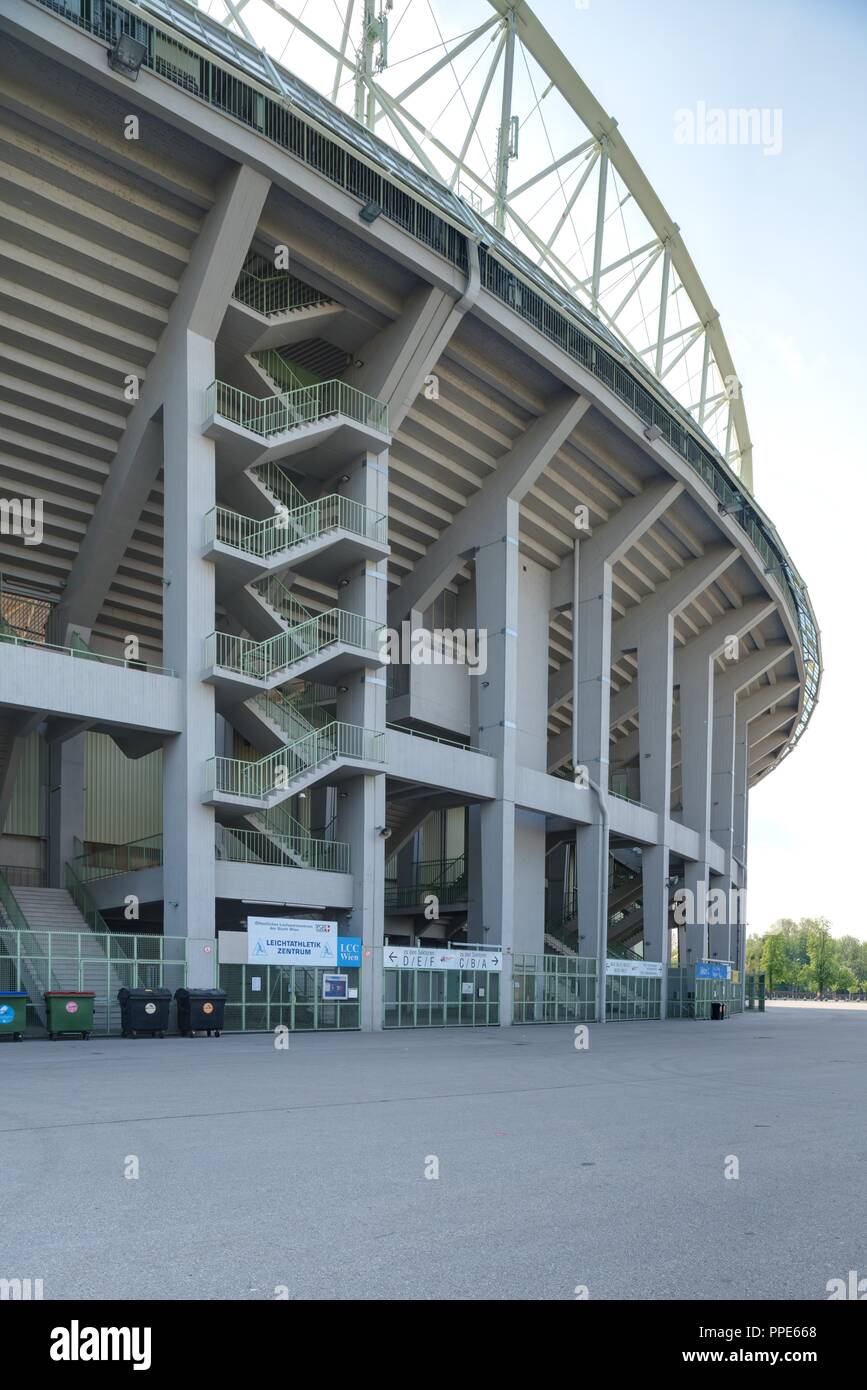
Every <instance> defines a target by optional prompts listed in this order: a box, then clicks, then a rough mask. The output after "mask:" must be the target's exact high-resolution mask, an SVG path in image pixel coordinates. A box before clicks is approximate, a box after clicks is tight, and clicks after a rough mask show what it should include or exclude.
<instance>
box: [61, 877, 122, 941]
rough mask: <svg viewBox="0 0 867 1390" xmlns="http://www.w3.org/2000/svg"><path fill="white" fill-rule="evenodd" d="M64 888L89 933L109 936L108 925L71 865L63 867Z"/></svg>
mask: <svg viewBox="0 0 867 1390" xmlns="http://www.w3.org/2000/svg"><path fill="white" fill-rule="evenodd" d="M64 886H65V888H66V891H67V893H68V894H69V896H70V897H71V898H72V901H73V902H74V903H75V906H76V907H77V908H78V910H79V912H80V913H81V915H82V917H83V918H84V920H85V922H86V923H87V925H88V928H89V929H90V931H92V932H105V934H106V935H107V936H108V935H110V934H111V933H110V928H109V925H108V923H107V922H106V920H105V918H104V917H103V915H102V913H101V912H100V910H99V908H98V907H97V905H96V903H95V902H94V900H93V898H92V897H91V895H90V891H89V889H88V888H87V886H86V884H85V882H84V880H83V879H82V878H80V877H79V874H78V871H77V870H76V869H75V868H73V866H72V864H65V865H64Z"/></svg>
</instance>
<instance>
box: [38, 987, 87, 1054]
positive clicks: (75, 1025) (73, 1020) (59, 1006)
mask: <svg viewBox="0 0 867 1390" xmlns="http://www.w3.org/2000/svg"><path fill="white" fill-rule="evenodd" d="M93 997H94V992H93V990H92V989H47V990H46V991H45V995H44V998H45V1012H46V1015H47V1019H48V1036H49V1038H50V1039H51V1041H52V1042H54V1039H55V1038H56V1037H57V1035H58V1034H59V1033H80V1034H81V1036H82V1037H83V1038H85V1039H87V1038H89V1037H90V1032H91V1029H92V1028H93Z"/></svg>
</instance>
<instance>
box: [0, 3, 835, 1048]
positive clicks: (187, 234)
mask: <svg viewBox="0 0 867 1390" xmlns="http://www.w3.org/2000/svg"><path fill="white" fill-rule="evenodd" d="M176 8H177V9H178V10H180V9H181V7H176ZM197 23H198V25H199V37H198V39H197V38H196V37H195V36H194V35H192V34H191V33H189V32H186V31H184V30H181V29H178V28H177V27H175V26H174V25H173V24H172V23H171V22H170V21H169V19H168V18H166V17H165V16H163V15H161V14H160V6H159V5H150V6H148V7H137V6H136V5H134V4H117V5H114V4H111V5H110V4H108V3H103V0H56V2H55V3H51V4H49V3H46V2H45V0H26V2H25V3H21V0H0V29H2V33H3V40H4V42H3V53H2V71H3V89H2V109H0V122H2V134H0V159H2V163H3V171H2V175H0V177H2V180H3V205H4V212H3V228H4V230H3V238H4V248H3V272H2V273H3V278H4V285H3V290H2V306H0V308H2V314H3V319H4V325H5V331H4V335H3V339H4V341H3V346H2V349H0V351H2V357H3V391H2V401H0V414H2V416H3V427H4V428H3V434H4V439H5V442H4V445H3V459H2V462H0V493H2V496H3V498H4V499H6V509H5V511H4V514H3V519H4V526H3V534H2V536H0V569H2V572H3V590H2V599H3V604H4V606H3V609H2V616H3V623H2V627H3V632H2V634H0V635H2V637H3V645H2V646H0V722H2V736H0V812H2V819H3V820H5V818H6V815H7V812H8V810H9V807H10V804H11V801H12V798H13V796H15V795H16V785H18V788H19V793H20V781H19V779H20V778H21V777H22V775H23V771H22V769H23V767H24V761H23V759H24V748H25V745H26V744H27V741H28V740H31V741H32V740H36V742H37V743H38V744H39V748H40V750H41V751H40V759H39V767H38V768H37V770H36V771H34V773H33V777H34V778H35V779H36V781H35V782H34V786H36V787H37V791H36V793H34V794H35V795H37V796H38V798H41V801H40V804H41V806H42V813H43V823H42V824H41V825H40V827H39V831H40V833H38V834H35V835H31V836H30V837H29V839H30V840H32V842H33V845H34V846H35V845H37V842H38V847H39V853H40V855H42V859H40V861H39V864H38V865H37V862H36V860H35V859H32V860H27V852H28V846H27V844H26V843H25V842H26V841H27V840H28V836H26V835H25V836H21V835H19V836H18V837H13V838H16V839H17V843H16V845H14V846H13V845H12V843H11V840H10V836H9V830H8V825H7V826H6V827H5V829H6V833H5V836H4V847H3V860H4V862H5V863H6V864H11V862H12V859H13V858H15V862H16V864H18V865H19V866H20V867H21V868H24V867H29V868H32V869H33V870H34V873H36V871H37V870H38V869H39V868H41V869H42V870H43V871H44V872H43V876H42V877H41V878H40V877H38V874H37V876H35V877H33V878H32V879H31V880H30V885H31V886H30V887H29V889H28V888H26V886H25V878H20V879H19V881H18V883H16V881H15V876H14V875H13V874H11V873H10V874H9V875H7V877H8V879H9V883H8V884H7V888H6V897H5V899H4V904H5V905H4V906H3V911H4V913H5V917H4V920H5V922H6V928H7V935H8V933H10V932H13V931H14V930H16V929H18V930H19V931H21V930H24V929H26V928H30V929H32V930H34V931H38V930H40V929H42V928H44V929H46V930H49V929H50V928H51V925H52V924H51V922H50V921H49V920H48V917H47V916H46V915H45V912H46V909H47V905H48V904H49V903H51V902H53V903H55V905H56V904H57V902H58V895H61V896H63V895H66V896H69V894H70V892H71V902H72V904H73V906H74V910H75V911H76V912H78V913H79V914H80V915H82V914H83V923H82V929H83V930H85V931H86V930H88V929H91V930H92V929H93V927H94V924H95V923H96V925H97V927H98V928H99V930H100V931H102V930H103V929H104V930H105V931H107V932H113V931H116V932H117V933H119V934H122V933H125V932H126V933H128V932H131V931H140V932H142V933H145V932H149V933H153V934H157V933H161V934H162V935H163V937H165V938H167V939H171V940H173V941H178V940H181V939H184V938H185V939H186V940H187V942H188V943H189V950H188V954H187V958H186V965H185V979H186V981H187V982H188V983H190V984H192V985H196V984H202V985H208V984H211V983H213V982H214V967H215V962H216V960H217V958H219V961H220V963H221V965H222V964H226V965H229V964H233V965H236V966H237V967H239V968H240V969H246V967H247V956H246V954H245V945H244V942H245V936H244V931H243V927H244V923H245V921H246V919H247V918H248V917H250V916H260V917H268V916H269V915H273V916H275V917H281V916H282V917H290V918H305V919H311V920H316V919H327V920H334V921H336V922H338V924H339V930H340V933H341V935H343V936H345V937H350V938H353V939H360V942H361V947H360V950H361V960H362V964H361V968H360V980H361V984H360V988H359V989H358V997H357V1003H356V1004H355V1005H354V1008H353V1012H352V1023H351V1025H350V1026H358V1027H361V1028H363V1029H367V1030H370V1029H376V1028H379V1027H381V1026H383V1024H384V1023H385V1024H386V1025H387V1026H388V1025H389V1024H390V1023H400V1022H402V1021H407V1022H408V1021H410V1013H409V1012H408V1013H407V1014H406V1015H404V1014H403V1013H402V1012H401V996H400V987H399V986H395V984H394V981H395V979H396V978H397V976H398V975H400V974H403V973H406V972H400V971H398V972H394V971H392V972H391V973H389V961H388V953H389V951H390V950H391V949H392V948H394V947H396V946H397V947H403V948H430V949H431V950H435V951H440V952H441V953H443V959H445V952H447V951H449V950H455V951H457V952H458V953H460V949H461V947H465V948H466V950H467V953H468V955H469V954H471V948H477V949H478V955H479V960H481V961H482V967H481V974H483V975H484V976H485V981H486V983H485V984H484V985H479V984H478V983H477V981H476V983H473V981H472V980H471V981H470V984H469V986H468V987H467V990H466V994H467V996H468V998H469V999H471V1000H472V1002H473V1005H474V1008H475V1007H476V1006H477V1005H478V1009H477V1011H476V1013H474V1014H472V1015H471V1016H470V1017H469V1018H467V1016H466V1015H465V1016H464V1017H463V1018H462V1019H461V1020H460V1021H474V1022H496V1023H506V1024H508V1023H511V1022H512V1021H518V1019H519V1017H520V1019H521V1021H530V1019H529V1018H528V1017H527V1015H526V1013H524V1014H523V1015H517V1014H516V1012H515V1001H516V998H520V996H521V990H522V989H523V988H524V987H525V986H524V984H522V983H519V982H518V979H517V975H516V965H515V963H516V962H517V961H520V962H521V972H523V974H522V975H521V979H522V980H525V978H528V977H529V976H531V975H538V976H540V977H541V976H544V974H545V972H546V970H547V968H548V965H549V964H550V962H551V961H552V960H555V959H556V960H557V961H559V962H566V963H567V964H569V963H570V962H577V961H584V962H591V963H592V965H593V967H594V969H593V971H592V972H591V973H590V974H589V975H588V976H587V977H586V978H588V979H590V980H591V984H590V986H589V989H590V993H591V995H592V999H591V1000H590V1001H589V1007H588V1008H587V1009H586V1010H585V1012H584V1013H582V1014H580V1015H578V1014H576V1015H574V1016H575V1017H579V1016H580V1017H596V1016H598V1017H599V1018H600V1019H602V1018H604V1017H605V1014H606V969H607V967H606V962H608V961H610V960H611V959H618V960H622V959H625V958H628V959H630V960H632V959H634V960H635V961H636V963H637V962H638V960H639V959H640V960H642V961H644V962H656V963H658V965H659V966H660V967H661V971H660V981H661V983H660V986H659V990H660V994H659V997H658V998H657V999H656V1003H655V1013H654V1011H650V1013H649V1014H645V1015H644V1016H659V1013H662V1014H663V1015H664V1013H665V995H666V988H667V981H668V979H669V967H670V965H671V949H672V938H673V934H674V932H677V936H676V938H675V939H676V940H677V942H678V961H679V964H680V966H684V965H690V966H693V965H695V964H696V963H698V962H704V961H718V962H728V963H729V965H730V966H731V967H732V968H733V969H734V970H736V971H742V970H743V965H744V951H745V934H746V933H745V926H746V917H745V912H746V896H745V895H746V887H747V826H748V802H749V792H750V788H751V787H752V786H753V785H754V784H755V783H756V782H757V781H758V780H760V779H761V778H762V777H764V776H766V775H767V774H768V773H769V772H770V771H772V770H773V768H774V767H775V766H776V765H777V763H778V762H779V761H780V759H781V758H782V757H784V756H786V754H787V753H788V752H789V751H790V750H791V748H792V747H793V746H794V744H795V742H796V741H797V739H798V738H799V736H800V734H801V733H802V731H803V729H804V727H805V726H806V723H807V720H808V719H809V715H810V712H811V710H812V707H813V705H814V703H815V699H816V696H817V691H818V684H819V678H820V669H821V655H820V650H819V639H818V633H817V630H816V624H815V620H814V616H813V613H812V609H811V607H810V603H809V599H808V597H807V595H806V591H805V589H804V586H803V584H802V582H801V581H800V578H799V576H798V574H797V571H796V570H795V568H794V565H793V564H792V562H791V560H790V559H789V557H788V555H787V553H786V551H785V549H784V547H783V545H782V542H781V541H780V539H779V537H778V536H777V534H776V532H775V530H774V528H773V526H772V524H771V523H770V521H769V520H768V518H767V517H766V516H765V515H764V514H763V512H762V511H761V509H760V508H759V507H758V505H757V504H756V503H755V501H754V500H753V498H752V497H751V495H750V493H749V491H748V490H747V489H746V487H745V486H744V485H743V484H742V483H741V481H740V480H739V478H738V477H737V475H736V474H735V473H734V472H733V471H732V470H731V468H729V467H728V465H727V464H726V463H725V461H724V460H723V459H722V458H721V456H720V455H719V454H718V453H716V451H715V450H714V449H713V447H712V446H711V445H710V443H709V442H708V440H707V439H705V438H704V436H703V435H702V433H701V431H700V430H699V429H698V427H697V426H696V425H695V423H694V422H693V421H692V420H691V419H690V417H689V416H688V415H687V413H686V412H685V411H684V410H683V408H682V407H680V406H679V405H678V404H677V403H676V402H675V401H674V400H673V399H672V398H670V397H669V396H668V395H667V393H666V391H665V389H664V388H663V387H662V386H661V385H660V384H659V383H658V382H656V381H655V380H654V379H653V378H652V376H651V375H650V374H649V373H648V371H647V370H646V369H645V368H644V367H643V366H642V364H641V363H640V362H639V361H638V360H637V359H635V358H633V357H632V356H631V355H630V354H629V353H628V352H626V351H625V349H624V348H623V347H622V345H620V344H619V343H618V342H617V340H616V339H615V338H614V337H613V335H612V334H611V333H610V332H609V331H608V330H607V329H605V328H604V327H603V325H602V324H601V323H599V322H598V321H597V320H595V319H594V318H593V317H592V316H591V315H590V314H589V313H587V312H586V311H585V310H583V309H581V308H580V307H579V306H578V305H577V304H570V303H568V302H566V301H564V297H563V294H562V291H560V290H559V289H558V288H557V287H556V286H555V285H553V283H551V282H549V281H547V280H546V277H545V276H544V274H543V273H542V272H541V271H539V270H538V269H537V268H536V267H534V266H531V265H529V264H528V263H527V262H525V261H524V260H523V259H522V258H521V257H520V255H519V254H518V253H516V252H515V253H513V252H512V251H511V250H510V247H509V244H508V242H507V241H505V239H504V238H503V237H502V236H501V235H499V234H497V233H495V232H494V231H493V230H492V229H491V228H489V227H487V225H486V224H484V223H482V222H481V221H480V220H479V219H478V218H476V217H474V216H473V215H472V214H471V211H470V210H469V209H468V208H467V207H466V205H465V204H463V203H462V201H461V200H460V199H459V198H456V197H455V196H454V195H452V194H450V193H449V192H448V191H447V190H446V189H445V188H444V187H441V186H439V185H437V184H436V182H435V181H434V180H433V179H431V178H429V177H428V176H426V175H424V174H423V173H421V172H420V171H419V170H418V169H415V168H413V167H412V166H411V165H409V164H407V163H405V162H404V161H403V160H401V159H400V158H399V157H398V156H397V155H396V154H394V153H393V152H391V151H389V149H388V147H387V146H385V145H384V144H382V142H380V141H378V140H376V139H375V138H374V137H372V136H370V135H369V133H368V132H366V131H364V130H363V129H362V128H361V127H356V126H355V125H354V123H353V122H352V121H351V120H349V119H348V118H346V117H345V116H342V115H341V113H339V112H338V111H337V110H336V108H330V107H329V104H328V103H327V102H325V101H324V100H323V99H322V98H319V97H317V96H316V95H315V94H314V93H312V92H311V91H310V90H309V89H307V88H305V87H304V86H303V84H302V83H301V82H300V81H299V80H298V79H297V78H294V77H292V75H291V74H285V73H284V74H283V77H282V85H283V86H284V87H286V88H288V89H289V90H290V95H291V99H287V98H286V96H285V95H284V96H282V97H281V96H279V95H278V94H277V93H276V92H275V90H274V88H273V85H271V86H269V84H268V81H267V70H266V71H265V75H264V76H263V73H262V70H261V61H262V60H261V57H260V56H259V55H256V51H255V50H254V49H251V48H250V49H245V47H244V45H243V44H235V42H234V40H233V51H232V52H229V51H228V46H227V45H226V44H223V43H221V41H220V37H219V33H218V28H217V26H214V27H213V32H212V33H210V32H209V31H208V29H207V25H205V24H204V20H203V18H202V19H197ZM121 30H123V31H124V32H125V33H127V34H128V35H130V36H132V37H135V38H137V40H138V41H139V42H140V44H141V45H142V50H141V52H143V54H144V61H143V63H142V66H141V70H140V72H139V73H138V74H137V77H136V80H135V82H134V83H133V82H132V81H131V80H130V77H129V76H127V75H124V74H123V73H122V72H119V71H116V70H115V69H114V68H112V67H111V66H110V65H109V64H108V63H107V62H106V48H107V46H108V47H109V48H110V47H112V45H113V43H114V42H115V41H116V39H117V36H118V34H119V33H120V32H121ZM202 35H204V36H205V37H210V42H209V43H208V44H204V43H203V42H202ZM239 55H240V57H239ZM242 60H243V61H242ZM257 64H258V70H257ZM37 502H38V503H39V508H38V511H39V515H38V517H37V515H36V504H37ZM16 509H17V510H16ZM28 518H29V523H30V532H29V533H28V531H27V524H28ZM37 542H38V543H37ZM37 613H38V614H41V618H40V620H39V622H38V623H37V621H36V619H35V618H34V614H37ZM22 614H24V618H23V619H22V617H21V615H22ZM37 628H38V631H37V630H36V629H37ZM431 634H433V635H431ZM395 656H397V657H398V658H399V660H397V661H395V660H394V657H395ZM389 658H391V659H389ZM99 738H102V739H103V740H110V741H111V744H112V747H113V748H114V749H116V750H119V756H121V757H122V758H123V759H124V760H125V762H126V761H130V760H131V761H132V762H134V763H135V764H136V765H138V766H145V765H146V764H147V765H148V766H152V767H153V766H155V765H156V763H155V760H158V762H159V786H160V792H159V796H160V800H161V814H160V815H159V818H158V819H159V824H158V825H155V826H154V827H153V830H152V833H151V834H150V835H148V836H146V837H141V838H140V840H139V841H137V842H136V843H130V842H129V841H127V842H125V843H121V841H120V839H116V840H115V841H114V843H112V841H111V836H110V835H109V834H106V833H105V832H103V833H102V834H101V835H100V836H90V837H89V836H88V834H87V829H86V826H87V816H88V811H87V804H88V797H89V796H90V797H91V798H93V797H94V796H95V795H98V796H101V797H105V798H109V797H111V796H116V795H117V788H116V787H114V789H112V787H111V785H110V781H111V776H110V774H106V776H105V780H104V783H101V784H100V786H99V788H98V789H97V787H96V785H95V781H93V780H92V781H91V783H90V785H89V784H88V776H87V774H86V768H87V766H88V762H87V757H88V754H87V751H86V750H87V747H88V746H89V745H88V743H87V741H88V740H94V739H99ZM115 766H116V764H115ZM40 769H41V770H40ZM97 841H98V842H97ZM34 853H35V851H34ZM37 879H38V881H37ZM10 892H11V894H12V895H13V897H14V899H15V901H14V902H10V901H9V893H10ZM40 895H41V896H40ZM679 905H680V906H682V907H683V909H684V910H683V911H682V912H681V913H680V915H678V907H679ZM40 914H42V915H40ZM134 923H138V926H134V925H132V924H134ZM63 924H64V925H65V926H66V928H67V929H70V928H71V927H72V926H73V925H74V919H73V918H71V917H67V918H66V919H64V923H63ZM54 925H55V926H56V925H57V924H56V923H55V924H54ZM484 951H488V952H489V953H490V955H491V956H496V957H497V967H496V981H495V980H494V973H495V972H494V971H493V968H492V969H491V970H488V969H487V967H486V966H485V965H484V962H485V960H486V959H487V958H486V957H485V956H484V954H483V953H484ZM392 955H393V951H392ZM404 959H406V958H404ZM477 965H478V961H476V962H475V963H474V966H473V969H475V967H476V966H477ZM409 970H410V967H407V971H409ZM407 978H409V975H407ZM415 978H416V977H415V976H414V975H413V976H412V980H413V988H414V989H415ZM462 978H463V977H462ZM479 978H481V975H480V976H479ZM244 987H245V988H246V984H245V986H244ZM269 988H270V986H269ZM459 988H460V987H459ZM495 988H496V991H497V993H496V1005H497V1007H496V1009H494V1010H492V1009H491V1007H490V1006H491V1004H492V1003H493V1002H494V1000H493V999H492V996H491V991H492V990H493V989H495ZM438 997H439V996H438ZM441 997H443V998H444V997H445V996H444V995H442V996H441ZM463 998H464V996H463V995H459V996H458V1003H460V1002H461V1000H462V999H463ZM480 1000H482V1001H484V1008H481V1005H480V1004H479V1001H480ZM585 1002H587V1001H585ZM608 1002H609V1005H610V1002H611V999H610V994H609V997H608ZM417 1005H418V1000H417V998H416V997H415V996H414V997H413V1005H412V1010H411V1018H412V1021H418V1007H417ZM467 1007H469V1004H467ZM425 1010H426V1011H425V1012H424V1014H423V1021H425V1022H433V1021H446V1022H448V1021H450V1018H449V1017H448V1016H447V1014H446V1012H443V1014H442V1018H440V1016H439V1015H437V1016H436V1018H435V1017H434V1016H433V1014H432V1013H431V1012H430V1000H429V996H427V995H426V996H425ZM479 1010H481V1011H480V1012H479ZM610 1012H611V1010H610V1008H609V1013H610ZM257 1017H258V1015H257ZM293 1017H294V1015H293ZM456 1021H457V1020H456ZM251 1026H252V1025H251ZM298 1026H304V1024H303V1023H301V1022H299V1024H298Z"/></svg>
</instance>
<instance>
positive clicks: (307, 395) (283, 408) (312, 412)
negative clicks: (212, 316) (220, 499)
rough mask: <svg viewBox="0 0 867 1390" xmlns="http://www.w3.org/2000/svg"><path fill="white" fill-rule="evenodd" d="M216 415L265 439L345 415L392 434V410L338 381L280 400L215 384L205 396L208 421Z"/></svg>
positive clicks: (283, 395)
mask: <svg viewBox="0 0 867 1390" xmlns="http://www.w3.org/2000/svg"><path fill="white" fill-rule="evenodd" d="M215 415H219V416H221V417H222V418H223V419H224V420H230V421H231V422H232V424H234V425H239V426H240V427H241V429H245V430H250V431H251V432H252V433H253V434H260V435H262V436H263V437H268V436H270V435H274V434H285V433H286V432H287V431H288V430H294V429H298V427H299V426H300V425H312V424H315V423H316V422H317V421H318V420H325V419H327V418H329V417H330V416H333V415H343V416H345V417H346V418H347V419H349V420H355V421H356V423H357V424H360V425H364V426H365V427H366V428H367V429H371V430H376V431H377V432H378V433H379V434H387V433H388V406H387V405H383V404H382V402H381V401H378V400H377V399H376V398H375V396H368V395H367V393H366V392H365V391H359V390H358V388H357V387H356V386H350V385H349V383H348V382H346V381H340V379H339V378H337V377H334V378H332V380H331V381H317V382H316V383H315V384H313V385H310V386H298V387H296V388H295V389H294V390H292V391H284V392H282V393H281V394H280V395H279V396H251V395H249V393H248V392H247V391H241V390H240V389H239V387H237V386H229V385H228V384H227V383H226V382H225V381H212V382H211V385H210V386H209V387H208V389H207V391H206V392H205V418H206V419H209V418H210V417H211V416H215Z"/></svg>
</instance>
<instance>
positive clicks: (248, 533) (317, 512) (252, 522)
mask: <svg viewBox="0 0 867 1390" xmlns="http://www.w3.org/2000/svg"><path fill="white" fill-rule="evenodd" d="M336 530H340V531H348V532H350V533H351V534H352V535H354V536H362V537H363V538H364V539H365V540H368V541H373V542H375V543H377V544H380V545H385V544H386V543H387V541H388V518H387V517H386V516H385V515H384V514H383V513H382V512H375V511H373V510H372V509H371V508H370V507H365V506H364V504H363V503H361V502H354V501H353V500H352V499H351V498H349V497H341V496H340V494H339V493H336V492H332V493H329V495H328V496H327V497H319V498H317V499H316V501H315V502H305V503H304V505H303V506H301V507H294V508H292V509H291V510H289V509H287V510H286V511H284V512H278V513H277V514H276V516H274V517H266V518H265V519H264V520H262V521H258V520H256V519H255V518H254V517H250V516H242V515H241V514H240V513H239V512H233V511H230V510H229V509H228V508H227V507H212V509H211V510H210V511H209V512H207V513H206V515H205V526H204V533H205V538H204V543H205V545H206V546H210V545H213V544H214V543H215V542H219V543H220V544H221V545H227V546H229V547H230V548H231V549H233V550H241V551H243V552H244V553H245V554H247V555H252V556H254V557H255V558H256V559H260V560H267V559H269V558H270V557H271V556H273V555H279V554H280V553H281V552H284V551H287V550H292V549H293V548H294V547H295V546H296V545H301V544H303V542H304V541H310V540H316V539H317V538H318V537H319V536H322V535H324V534H325V533H326V532H328V531H336Z"/></svg>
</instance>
